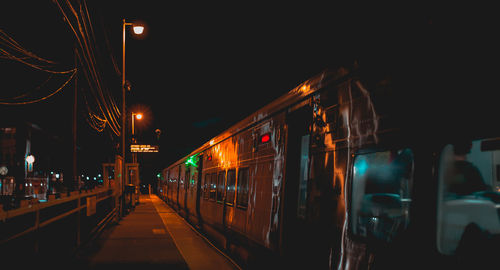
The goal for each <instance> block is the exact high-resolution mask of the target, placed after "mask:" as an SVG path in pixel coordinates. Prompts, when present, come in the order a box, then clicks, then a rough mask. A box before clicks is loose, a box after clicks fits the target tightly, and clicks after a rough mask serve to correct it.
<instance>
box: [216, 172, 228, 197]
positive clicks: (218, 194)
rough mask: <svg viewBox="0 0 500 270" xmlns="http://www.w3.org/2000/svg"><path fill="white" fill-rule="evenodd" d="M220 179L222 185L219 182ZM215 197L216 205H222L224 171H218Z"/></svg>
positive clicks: (224, 188)
mask: <svg viewBox="0 0 500 270" xmlns="http://www.w3.org/2000/svg"><path fill="white" fill-rule="evenodd" d="M221 179H222V183H220V180H221ZM215 189H216V195H215V200H216V201H217V203H223V202H224V199H225V190H226V171H225V170H224V171H220V172H219V173H218V174H217V186H216V188H215Z"/></svg>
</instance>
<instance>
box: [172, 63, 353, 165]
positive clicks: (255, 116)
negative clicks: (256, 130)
mask: <svg viewBox="0 0 500 270" xmlns="http://www.w3.org/2000/svg"><path fill="white" fill-rule="evenodd" d="M347 74H348V70H347V69H346V68H339V69H337V70H331V69H326V70H324V71H323V72H321V73H320V74H318V75H316V76H313V77H312V78H310V79H308V80H306V81H304V82H303V83H301V84H299V85H298V86H296V87H295V88H293V89H292V90H290V91H289V92H288V93H286V94H284V95H282V96H281V97H279V98H277V99H275V100H274V101H272V102H270V103H269V104H267V105H265V106H264V107H262V108H261V109H259V110H257V111H255V112H254V113H252V114H250V115H249V116H247V117H246V118H244V119H243V120H241V121H239V122H237V123H236V124H234V125H233V126H231V127H230V128H228V129H226V130H225V131H223V132H222V133H220V134H219V135H217V136H215V137H214V138H212V139H211V140H209V141H208V142H206V143H204V144H203V145H201V146H200V147H198V148H196V149H195V150H194V151H192V152H191V153H190V154H189V155H187V156H185V157H183V158H181V159H179V160H178V161H177V162H174V163H173V164H171V165H170V166H169V167H171V166H174V165H177V164H179V163H182V162H183V160H185V159H186V158H188V157H190V156H193V155H195V154H197V153H200V152H202V151H204V150H205V149H208V148H209V147H210V146H212V145H214V144H217V143H219V142H222V141H224V140H226V139H227V138H229V137H231V136H233V135H234V134H237V133H239V132H240V131H243V130H245V129H247V128H248V127H250V126H253V125H255V124H257V123H259V122H261V121H264V120H265V119H268V118H269V117H271V116H272V115H274V114H275V113H278V112H280V111H282V110H284V109H286V108H288V107H290V106H292V105H294V104H296V103H299V102H301V101H302V100H304V99H306V98H307V97H309V96H311V95H312V94H313V93H315V92H317V91H318V90H319V89H321V88H323V87H325V86H326V85H329V84H331V83H332V82H334V81H337V80H339V79H341V78H343V77H345V76H346V75H347Z"/></svg>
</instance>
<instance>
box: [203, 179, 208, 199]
mask: <svg viewBox="0 0 500 270" xmlns="http://www.w3.org/2000/svg"><path fill="white" fill-rule="evenodd" d="M209 185H210V174H208V173H207V174H205V182H204V183H203V198H204V199H205V200H208V194H209V193H210V190H209Z"/></svg>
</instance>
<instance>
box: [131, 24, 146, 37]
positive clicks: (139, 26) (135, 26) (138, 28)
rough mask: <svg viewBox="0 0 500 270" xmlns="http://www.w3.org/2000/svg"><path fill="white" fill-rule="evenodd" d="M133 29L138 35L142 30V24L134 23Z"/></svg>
mask: <svg viewBox="0 0 500 270" xmlns="http://www.w3.org/2000/svg"><path fill="white" fill-rule="evenodd" d="M133 29H134V33H135V34H136V35H140V34H142V33H143V32H144V26H142V25H134V27H133Z"/></svg>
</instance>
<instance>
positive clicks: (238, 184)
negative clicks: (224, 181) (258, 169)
mask: <svg viewBox="0 0 500 270" xmlns="http://www.w3.org/2000/svg"><path fill="white" fill-rule="evenodd" d="M245 172H246V188H243V191H241V190H242V179H243V177H241V176H242V175H243V174H244V173H245ZM249 184H250V168H249V167H244V168H239V169H238V176H237V179H236V206H237V207H238V208H241V209H245V210H246V209H247V207H248V188H249ZM242 192H244V193H242ZM241 196H244V198H243V199H241V198H240V197H241Z"/></svg>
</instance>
